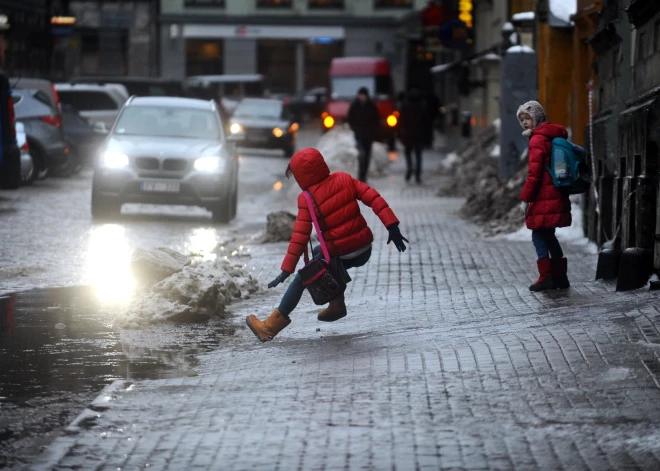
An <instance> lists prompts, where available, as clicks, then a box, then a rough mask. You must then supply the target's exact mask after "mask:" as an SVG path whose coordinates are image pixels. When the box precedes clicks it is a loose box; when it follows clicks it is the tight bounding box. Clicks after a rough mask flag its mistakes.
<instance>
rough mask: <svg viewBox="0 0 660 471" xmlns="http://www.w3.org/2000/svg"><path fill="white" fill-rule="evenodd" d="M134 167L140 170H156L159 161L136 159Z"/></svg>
mask: <svg viewBox="0 0 660 471" xmlns="http://www.w3.org/2000/svg"><path fill="white" fill-rule="evenodd" d="M135 166H136V167H137V168H139V169H140V170H158V169H159V168H160V161H159V160H158V159H157V158H156V157H137V158H136V159H135Z"/></svg>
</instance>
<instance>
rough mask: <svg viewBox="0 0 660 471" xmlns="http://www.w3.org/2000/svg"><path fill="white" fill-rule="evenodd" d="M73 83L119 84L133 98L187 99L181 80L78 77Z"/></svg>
mask: <svg viewBox="0 0 660 471" xmlns="http://www.w3.org/2000/svg"><path fill="white" fill-rule="evenodd" d="M71 83H74V84H80V83H89V84H97V85H105V84H107V83H118V84H121V85H123V86H124V87H126V90H127V91H128V94H129V95H131V96H133V95H135V96H175V97H176V96H178V97H185V96H186V92H185V91H184V89H183V83H182V82H181V80H174V79H164V78H160V77H126V76H122V77H100V76H99V77H90V76H85V77H76V78H74V79H72V80H71Z"/></svg>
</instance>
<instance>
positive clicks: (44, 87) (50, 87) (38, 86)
mask: <svg viewBox="0 0 660 471" xmlns="http://www.w3.org/2000/svg"><path fill="white" fill-rule="evenodd" d="M9 83H10V85H11V87H12V88H25V89H30V90H39V91H40V92H42V93H43V94H44V96H45V97H46V98H47V100H48V104H49V105H50V106H51V107H53V108H54V109H55V110H57V112H58V113H61V112H62V105H61V103H60V97H59V95H58V94H57V90H55V84H54V83H53V82H51V81H50V80H46V79H40V78H28V77H12V78H10V79H9Z"/></svg>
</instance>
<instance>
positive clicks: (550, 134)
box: [532, 123, 568, 140]
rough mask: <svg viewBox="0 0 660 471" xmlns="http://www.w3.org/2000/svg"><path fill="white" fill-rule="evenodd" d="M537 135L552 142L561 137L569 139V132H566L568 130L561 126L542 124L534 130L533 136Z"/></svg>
mask: <svg viewBox="0 0 660 471" xmlns="http://www.w3.org/2000/svg"><path fill="white" fill-rule="evenodd" d="M536 134H540V135H542V136H545V137H547V138H548V139H550V140H553V139H554V138H555V137H561V138H564V139H567V138H568V132H567V131H566V128H565V127H564V126H561V125H559V124H550V123H541V124H540V125H538V126H537V127H535V128H534V131H533V132H532V136H534V135H536Z"/></svg>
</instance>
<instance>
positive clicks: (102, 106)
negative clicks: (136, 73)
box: [55, 83, 129, 129]
mask: <svg viewBox="0 0 660 471" xmlns="http://www.w3.org/2000/svg"><path fill="white" fill-rule="evenodd" d="M55 90H57V93H58V95H59V97H60V101H61V102H62V104H67V105H71V106H72V107H73V108H75V109H76V110H77V111H78V112H79V113H80V115H81V116H82V117H83V118H85V119H87V121H89V122H90V124H92V126H94V125H95V124H96V123H97V122H99V123H103V125H104V126H105V128H106V129H110V128H111V127H112V124H113V123H114V122H115V118H116V117H117V114H119V110H120V109H121V107H122V105H123V104H124V103H125V102H126V100H128V97H129V95H128V91H127V90H126V87H124V86H123V85H121V84H118V83H106V84H104V85H99V84H88V83H80V84H72V83H56V84H55Z"/></svg>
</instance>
